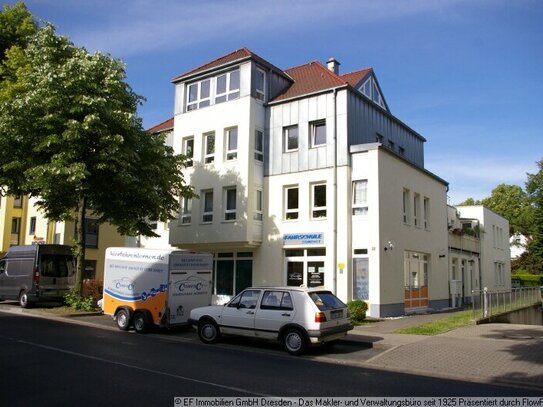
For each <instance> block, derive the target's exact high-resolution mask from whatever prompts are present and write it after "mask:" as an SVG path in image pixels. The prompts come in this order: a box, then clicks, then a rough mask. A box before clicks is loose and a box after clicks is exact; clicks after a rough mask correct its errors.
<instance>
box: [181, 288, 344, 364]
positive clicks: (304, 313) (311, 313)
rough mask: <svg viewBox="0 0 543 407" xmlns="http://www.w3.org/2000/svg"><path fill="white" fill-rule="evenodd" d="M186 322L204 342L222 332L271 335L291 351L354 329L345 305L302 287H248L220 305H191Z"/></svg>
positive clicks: (295, 352) (299, 351) (322, 292)
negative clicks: (196, 306)
mask: <svg viewBox="0 0 543 407" xmlns="http://www.w3.org/2000/svg"><path fill="white" fill-rule="evenodd" d="M189 323H190V324H192V325H193V326H194V327H195V328H196V329H197V330H198V336H199V337H200V339H201V340H202V341H203V342H205V343H214V342H217V341H218V340H219V338H220V336H221V335H223V334H229V335H241V336H248V337H254V338H261V339H274V340H279V341H281V342H282V343H283V344H284V345H285V348H286V350H287V351H288V352H289V353H291V354H293V355H300V354H302V353H303V352H304V351H305V350H306V348H307V346H308V345H309V344H322V343H325V342H332V341H336V340H337V339H340V338H342V337H343V336H345V335H346V334H347V331H350V330H351V329H353V326H352V324H351V322H350V320H349V313H348V310H347V306H346V305H345V304H344V303H343V302H341V301H340V300H339V299H338V298H337V297H336V296H335V295H334V294H332V293H331V292H330V291H326V290H322V289H308V288H303V287H251V288H247V289H245V290H244V291H242V292H241V293H239V294H238V295H237V296H235V297H234V298H233V299H232V300H231V301H230V302H228V303H227V304H225V305H214V306H209V307H199V308H195V309H193V310H192V311H191V312H190V318H189Z"/></svg>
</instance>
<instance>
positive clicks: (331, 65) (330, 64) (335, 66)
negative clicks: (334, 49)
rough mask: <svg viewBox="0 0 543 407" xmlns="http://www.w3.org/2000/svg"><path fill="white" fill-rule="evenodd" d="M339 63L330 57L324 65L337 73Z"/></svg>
mask: <svg viewBox="0 0 543 407" xmlns="http://www.w3.org/2000/svg"><path fill="white" fill-rule="evenodd" d="M339 65H340V63H339V62H338V61H337V60H336V59H335V58H334V57H331V58H330V59H328V61H327V62H326V66H328V69H329V70H331V71H332V72H333V73H335V74H336V75H339Z"/></svg>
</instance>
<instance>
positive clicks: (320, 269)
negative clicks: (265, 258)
mask: <svg viewBox="0 0 543 407" xmlns="http://www.w3.org/2000/svg"><path fill="white" fill-rule="evenodd" d="M325 257H326V249H287V250H285V270H286V273H287V275H286V282H287V285H289V286H295V287H299V286H301V285H305V286H306V287H322V286H324V263H325Z"/></svg>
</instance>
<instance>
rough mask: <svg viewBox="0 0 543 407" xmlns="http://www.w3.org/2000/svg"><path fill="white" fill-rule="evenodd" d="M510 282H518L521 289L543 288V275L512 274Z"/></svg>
mask: <svg viewBox="0 0 543 407" xmlns="http://www.w3.org/2000/svg"><path fill="white" fill-rule="evenodd" d="M511 281H518V282H519V283H520V285H521V286H523V287H540V286H543V274H539V275H537V274H514V275H512V276H511Z"/></svg>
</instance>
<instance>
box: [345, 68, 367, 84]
mask: <svg viewBox="0 0 543 407" xmlns="http://www.w3.org/2000/svg"><path fill="white" fill-rule="evenodd" d="M371 73H373V69H372V68H365V69H361V70H359V71H354V72H350V73H346V74H343V75H341V78H342V79H343V80H344V81H345V82H347V83H348V84H349V85H351V86H352V87H353V88H357V89H358V86H359V85H361V82H362V81H363V80H364V79H365V78H366V77H367V76H368V75H369V74H371Z"/></svg>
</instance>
